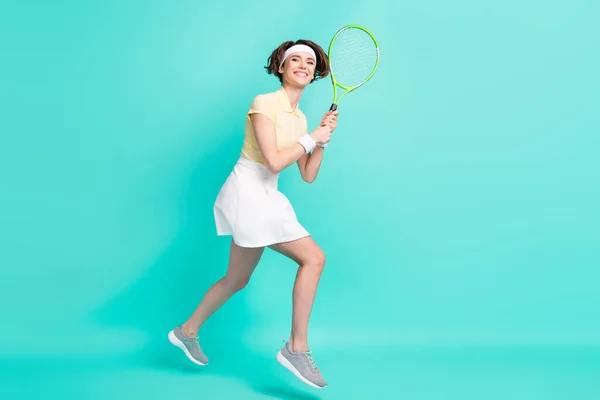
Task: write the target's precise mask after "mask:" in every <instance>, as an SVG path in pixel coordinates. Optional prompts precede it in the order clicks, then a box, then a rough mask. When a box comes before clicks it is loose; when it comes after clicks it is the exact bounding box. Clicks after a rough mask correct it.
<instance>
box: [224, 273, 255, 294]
mask: <svg viewBox="0 0 600 400" xmlns="http://www.w3.org/2000/svg"><path fill="white" fill-rule="evenodd" d="M224 280H225V283H226V284H227V286H229V288H230V289H231V290H233V291H234V292H239V291H240V290H242V289H243V288H245V287H246V286H247V285H248V282H249V280H250V279H249V278H232V277H229V276H225V278H224Z"/></svg>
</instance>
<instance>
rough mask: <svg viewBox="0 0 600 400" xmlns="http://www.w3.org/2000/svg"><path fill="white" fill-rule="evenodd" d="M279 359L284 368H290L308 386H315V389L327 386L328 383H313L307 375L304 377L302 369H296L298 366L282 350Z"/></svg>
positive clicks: (278, 354)
mask: <svg viewBox="0 0 600 400" xmlns="http://www.w3.org/2000/svg"><path fill="white" fill-rule="evenodd" d="M277 361H279V364H281V365H282V366H283V367H284V368H286V369H287V370H289V371H290V372H291V373H292V374H294V375H296V378H298V379H300V380H301V381H302V382H304V383H306V384H307V385H308V386H311V387H314V388H315V389H324V388H326V387H327V385H325V386H317V385H315V384H314V383H312V382H311V381H309V380H308V379H306V378H305V377H303V376H302V374H301V373H300V371H298V370H297V369H296V367H294V365H293V364H292V363H291V362H289V361H288V359H287V358H285V357H284V356H283V354H281V351H280V352H278V353H277Z"/></svg>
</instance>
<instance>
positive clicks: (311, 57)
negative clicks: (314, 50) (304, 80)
mask: <svg viewBox="0 0 600 400" xmlns="http://www.w3.org/2000/svg"><path fill="white" fill-rule="evenodd" d="M292 57H300V56H299V55H298V54H292V56H291V57H290V58H292ZM308 59H309V60H313V61H314V62H317V60H315V58H314V57H313V56H309V57H308Z"/></svg>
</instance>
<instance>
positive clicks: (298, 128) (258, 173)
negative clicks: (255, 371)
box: [169, 40, 338, 388]
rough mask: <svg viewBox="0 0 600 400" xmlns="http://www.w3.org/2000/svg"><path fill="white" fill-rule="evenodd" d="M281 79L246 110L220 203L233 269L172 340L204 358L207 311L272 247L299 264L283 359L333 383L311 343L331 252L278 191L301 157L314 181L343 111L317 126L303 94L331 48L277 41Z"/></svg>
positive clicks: (275, 63) (272, 64) (316, 382)
mask: <svg viewBox="0 0 600 400" xmlns="http://www.w3.org/2000/svg"><path fill="white" fill-rule="evenodd" d="M265 68H266V69H267V72H268V73H269V74H274V75H275V76H277V77H278V78H279V81H280V82H281V87H280V88H279V89H278V90H277V91H275V92H271V93H267V94H260V95H258V96H256V97H255V98H254V100H253V101H252V104H251V106H250V110H249V111H248V114H247V115H246V126H245V137H244V144H243V147H242V151H241V155H240V158H239V160H238V162H237V163H236V165H235V167H234V168H233V171H232V172H231V174H230V175H229V177H228V178H227V180H226V181H225V183H224V185H223V187H222V188H221V190H220V192H219V194H218V196H217V199H216V202H215V206H214V214H215V222H216V226H217V234H218V235H231V236H232V241H231V244H230V253H229V266H228V269H227V273H226V275H225V276H224V277H223V278H221V279H220V280H219V281H217V282H216V283H215V284H214V285H213V286H212V287H211V288H210V289H209V290H208V292H207V293H206V294H205V296H204V298H203V299H202V302H201V303H200V304H199V305H198V307H197V308H196V310H195V311H194V313H193V314H192V315H191V316H190V317H189V319H188V320H187V321H186V322H185V323H184V324H182V325H179V326H177V327H176V328H175V329H174V330H172V331H171V332H169V340H170V341H171V343H173V344H174V345H175V346H177V347H179V348H181V349H182V350H183V352H184V353H185V354H186V356H187V357H188V358H189V359H190V360H191V361H193V362H194V363H196V364H199V365H206V364H207V363H208V359H207V357H206V355H205V354H204V352H203V350H202V348H201V347H200V344H199V341H198V331H199V330H200V327H201V326H202V324H203V323H204V322H205V321H206V319H207V318H208V317H209V316H210V315H212V314H213V313H214V312H215V311H216V310H217V309H218V308H219V307H221V306H222V305H223V304H224V303H225V302H226V301H227V300H228V299H229V298H230V297H231V296H232V295H233V294H235V293H236V292H237V291H239V290H241V289H242V288H244V287H245V286H246V284H247V283H248V280H249V279H250V276H251V275H252V272H253V271H254V269H255V268H256V265H257V264H258V262H259V260H260V258H261V256H262V254H263V251H264V249H265V247H269V248H271V249H273V250H275V251H276V252H279V253H281V254H283V255H285V256H287V257H289V258H290V259H292V260H294V261H295V262H296V263H297V264H298V266H299V267H298V272H297V276H296V281H295V283H294V288H293V297H292V300H293V301H292V302H293V312H292V329H291V334H290V337H289V340H288V341H287V342H286V344H285V345H284V346H283V348H282V349H281V351H280V352H278V353H277V360H278V361H279V362H280V363H281V364H282V365H283V366H284V367H286V368H287V369H289V370H290V371H292V372H293V373H294V374H295V375H296V376H297V377H298V378H299V379H301V380H302V381H303V382H305V383H306V384H308V385H310V386H312V387H315V388H324V387H325V386H326V385H327V383H326V381H325V379H324V378H323V376H322V375H321V373H320V371H319V368H318V367H317V364H316V363H315V361H314V358H313V356H312V353H311V351H310V349H309V346H308V320H309V316H310V313H311V310H312V306H313V301H314V299H315V294H316V291H317V285H318V283H319V280H320V277H321V273H322V271H323V267H324V265H325V255H324V253H323V251H322V250H321V249H320V248H319V246H318V245H317V244H316V243H315V241H314V240H313V239H312V238H311V236H310V234H309V233H308V232H307V231H306V230H305V229H304V227H303V226H302V225H300V223H299V222H298V220H297V218H296V214H295V213H294V209H293V208H292V206H291V204H290V202H289V201H288V199H287V198H286V197H285V196H284V195H283V194H282V193H281V192H279V191H278V189H277V183H278V177H279V173H280V172H281V171H282V170H283V169H285V168H287V167H289V166H290V165H292V164H294V163H296V164H297V165H298V167H299V169H300V173H301V175H302V178H303V179H304V180H305V181H306V182H309V183H310V182H313V181H314V180H315V178H316V177H317V174H318V172H319V167H320V166H321V160H322V158H323V152H324V150H325V147H327V144H328V142H329V139H330V137H331V133H332V132H333V131H334V129H335V127H336V125H337V114H338V112H337V111H335V112H327V113H326V114H325V115H324V116H323V118H322V120H321V124H320V126H319V127H317V128H316V129H315V130H313V131H312V132H311V133H310V134H309V132H308V128H307V122H306V117H305V116H304V114H303V113H302V111H300V108H299V107H298V102H299V101H300V98H301V96H302V93H303V92H304V89H305V88H306V87H307V86H308V85H309V84H311V83H312V82H314V81H315V80H317V79H320V78H323V77H325V76H327V75H328V72H329V63H328V59H327V55H326V53H325V52H324V51H323V49H322V48H321V47H320V46H318V45H317V44H316V43H314V42H312V41H309V40H298V41H296V42H293V41H287V42H285V43H283V44H281V45H280V46H279V47H278V48H277V49H275V50H274V51H273V52H272V54H271V55H270V57H269V59H268V65H267V66H266V67H265Z"/></svg>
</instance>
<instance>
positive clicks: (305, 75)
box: [294, 71, 308, 78]
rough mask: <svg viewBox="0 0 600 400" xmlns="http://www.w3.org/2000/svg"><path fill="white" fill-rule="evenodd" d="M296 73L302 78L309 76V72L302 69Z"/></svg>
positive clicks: (295, 73)
mask: <svg viewBox="0 0 600 400" xmlns="http://www.w3.org/2000/svg"><path fill="white" fill-rule="evenodd" d="M294 75H296V76H299V77H301V78H307V77H308V73H306V72H302V71H296V72H294Z"/></svg>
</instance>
